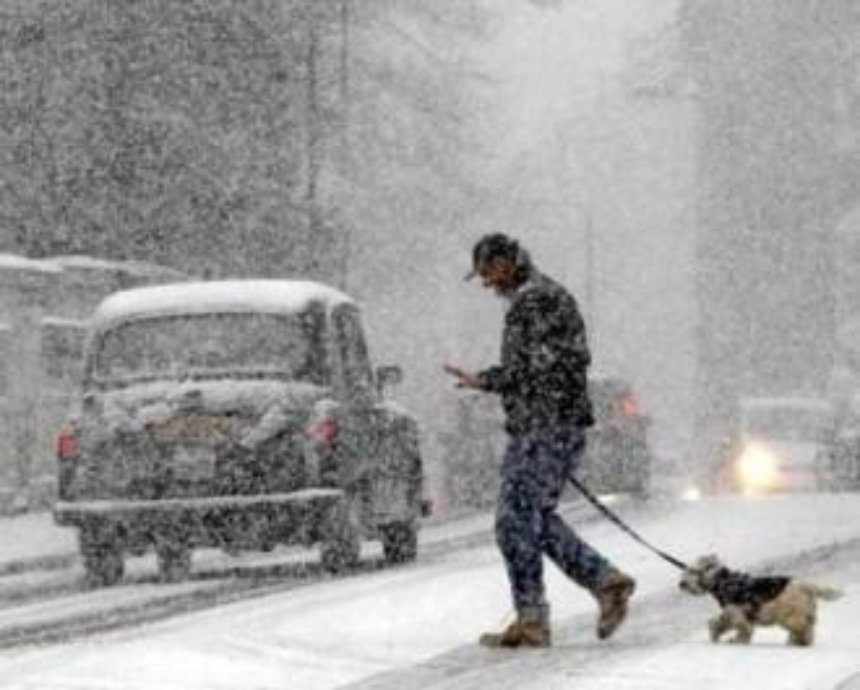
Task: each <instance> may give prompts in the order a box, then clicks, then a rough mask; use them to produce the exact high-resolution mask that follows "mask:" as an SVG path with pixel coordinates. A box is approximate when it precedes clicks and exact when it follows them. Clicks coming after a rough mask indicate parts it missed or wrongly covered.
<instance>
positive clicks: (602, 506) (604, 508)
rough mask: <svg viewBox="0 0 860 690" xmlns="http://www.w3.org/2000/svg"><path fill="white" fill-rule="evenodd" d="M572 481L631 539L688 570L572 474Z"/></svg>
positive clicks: (684, 564) (570, 477) (680, 561)
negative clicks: (643, 536) (643, 535)
mask: <svg viewBox="0 0 860 690" xmlns="http://www.w3.org/2000/svg"><path fill="white" fill-rule="evenodd" d="M568 479H570V483H571V484H573V485H574V486H575V487H576V489H577V490H578V491H579V493H581V494H582V495H583V496H585V498H586V499H588V501H589V503H591V504H592V505H593V506H594V507H595V508H597V509H598V510H599V511H600V512H601V513H603V514H604V515H605V516H606V517H608V518H609V519H610V520H611V521H612V522H614V523H615V524H616V525H618V527H620V528H621V529H622V530H624V531H625V532H627V534H629V535H630V536H631V537H633V538H634V539H635V540H636V541H638V542H639V543H640V544H642V546H644V547H645V548H647V549H649V550H650V551H652V552H653V553H655V554H657V555H658V556H659V557H660V558H662V559H663V560H664V561H667V562H669V563H671V564H672V565H674V566H675V567H676V568H679V569H681V570H687V568H688V566H687V564H686V563H684V561H682V560H680V559H678V558H675V557H674V556H672V555H670V554H668V553H666V552H665V551H663V550H661V549H658V548H657V547H656V546H654V545H653V544H651V543H650V542H648V541H646V540H645V539H644V538H642V537H641V536H640V535H639V534H638V533H636V532H635V531H634V530H633V529H632V528H631V527H629V526H628V525H627V524H626V523H625V522H624V521H623V520H622V519H621V518H620V517H618V516H617V515H616V514H615V513H613V512H612V511H611V510H610V509H609V508H608V507H607V506H606V505H605V504H604V503H602V502H601V501H600V499H599V498H597V496H595V495H594V494H593V493H591V491H589V490H588V488H587V487H586V486H585V485H584V484H583V483H582V482H580V481H579V480H578V479H577V478H576V477H574V476H573V475H572V474H571V475H569V476H568Z"/></svg>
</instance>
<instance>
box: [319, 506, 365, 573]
mask: <svg viewBox="0 0 860 690" xmlns="http://www.w3.org/2000/svg"><path fill="white" fill-rule="evenodd" d="M325 520H326V523H325V525H324V526H323V538H322V540H321V543H320V563H321V564H322V567H323V570H325V571H326V572H329V573H332V574H337V573H340V572H343V571H344V570H348V569H349V568H353V567H355V566H356V565H357V564H358V561H359V559H360V558H361V535H360V534H359V531H358V527H357V526H356V525H355V523H354V521H353V519H352V511H351V510H350V508H349V506H348V505H347V504H346V503H345V502H340V503H338V504H336V505H335V506H333V507H332V508H331V510H330V511H328V514H327V516H326V518H325Z"/></svg>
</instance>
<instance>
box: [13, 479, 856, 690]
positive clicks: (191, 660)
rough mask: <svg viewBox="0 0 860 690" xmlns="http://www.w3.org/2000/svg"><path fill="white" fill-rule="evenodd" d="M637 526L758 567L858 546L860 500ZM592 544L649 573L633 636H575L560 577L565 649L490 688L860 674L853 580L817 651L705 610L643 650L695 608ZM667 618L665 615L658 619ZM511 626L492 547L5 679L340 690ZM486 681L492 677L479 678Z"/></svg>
mask: <svg viewBox="0 0 860 690" xmlns="http://www.w3.org/2000/svg"><path fill="white" fill-rule="evenodd" d="M632 521H633V524H634V525H635V527H636V528H637V529H638V530H640V531H641V532H642V534H643V536H645V537H646V538H647V539H649V540H651V541H653V542H654V543H656V544H658V545H659V546H660V547H661V548H664V549H666V550H667V551H669V552H671V553H673V554H675V555H677V556H679V557H681V558H683V559H692V558H694V557H695V556H697V555H699V554H701V553H705V552H708V551H716V552H718V553H719V554H720V555H721V556H723V557H724V558H725V559H726V560H727V561H728V562H729V564H730V565H732V566H735V567H738V568H743V569H755V566H756V565H757V564H758V565H761V564H762V563H764V562H766V561H769V560H773V559H775V558H784V557H787V556H790V555H791V554H794V553H796V552H798V551H803V550H809V549H811V548H814V547H821V546H826V545H828V544H833V543H838V542H845V541H848V540H852V539H858V538H860V497H857V496H853V495H848V494H842V495H833V496H783V497H776V498H772V499H762V500H744V499H737V498H732V499H720V500H711V501H703V502H700V503H694V504H684V505H681V506H679V507H678V509H677V510H674V511H663V512H658V511H654V512H643V511H634V513H633V516H632ZM582 533H583V535H584V536H585V537H586V538H587V539H588V540H589V541H590V542H592V543H593V544H594V545H595V546H598V547H599V548H601V549H602V550H604V552H605V553H607V554H608V555H610V556H611V557H612V558H613V559H614V560H616V561H617V563H618V564H619V565H620V566H621V567H623V568H624V569H626V570H628V571H629V572H631V573H632V574H634V575H635V576H636V577H637V579H638V581H639V590H638V592H637V599H636V600H637V601H639V602H641V603H640V609H639V610H638V611H637V608H636V607H635V606H634V608H633V609H632V612H631V624H630V625H628V626H627V627H625V628H623V629H622V630H621V631H620V632H619V634H618V635H617V636H616V637H615V638H613V640H611V641H609V642H606V643H597V642H596V641H594V640H592V639H591V633H590V629H589V630H587V631H585V630H582V629H580V630H578V631H576V634H574V635H573V637H571V632H570V629H571V626H573V625H574V622H576V625H579V627H580V628H581V627H582V625H581V623H582V621H583V620H587V621H588V627H589V628H590V626H591V624H592V621H593V615H594V603H593V601H592V600H591V598H590V597H589V596H587V595H585V594H584V593H582V591H581V590H579V589H577V588H576V587H575V586H574V585H571V584H570V583H568V582H567V581H566V580H564V578H562V577H561V576H560V575H559V574H558V573H557V572H556V571H555V570H554V569H553V568H552V567H551V566H550V567H549V568H548V570H547V573H548V586H549V594H550V599H551V601H552V606H553V620H554V627H555V629H556V630H558V631H560V633H561V634H560V635H559V636H558V638H559V639H558V641H559V645H558V646H557V647H556V648H553V649H552V650H549V651H548V652H543V651H541V652H528V651H527V652H513V653H511V652H501V654H507V655H509V657H503V658H504V659H506V660H509V661H508V663H512V664H514V666H512V668H513V669H515V668H516V665H517V664H519V663H520V661H519V660H520V659H522V660H524V661H523V662H522V663H529V664H531V665H530V666H529V667H528V670H529V673H528V675H527V676H526V677H525V679H524V678H523V676H522V674H517V673H512V674H510V681H508V682H507V683H506V682H505V680H504V678H502V680H501V681H499V680H498V678H494V681H493V687H494V688H497V687H518V688H522V687H525V688H532V687H533V688H538V687H540V688H562V687H565V688H569V687H574V686H575V687H577V688H590V689H598V688H599V689H601V690H603V689H606V690H626V689H627V688H634V687H636V688H649V689H650V690H654V689H657V690H660V688H681V687H683V688H689V687H696V688H706V689H709V688H751V689H755V690H777V689H786V690H787V689H790V688H809V689H813V688H816V689H817V688H822V689H823V688H831V687H834V685H835V684H836V683H837V682H838V681H840V680H841V679H843V678H845V677H847V676H849V675H851V674H852V673H854V672H857V671H860V630H858V629H853V628H852V625H853V621H855V620H857V619H858V616H860V596H858V595H860V586H858V585H857V584H855V583H852V582H840V581H839V580H838V578H837V579H836V580H835V581H834V580H833V579H830V581H831V582H832V583H833V584H836V585H842V586H845V587H846V589H847V592H848V596H847V597H846V598H845V599H843V600H842V601H841V602H837V603H833V604H824V605H822V608H821V609H820V622H819V642H818V644H817V646H816V647H815V648H814V649H788V648H786V647H784V646H783V645H782V641H781V636H779V635H775V634H774V635H762V636H760V638H759V639H758V640H757V644H754V645H753V646H751V647H748V648H739V647H733V646H728V645H721V646H714V645H711V644H710V643H708V642H707V640H706V637H705V633H704V619H705V618H706V617H707V616H708V615H712V614H713V611H712V609H711V608H710V607H709V606H708V605H706V602H705V601H702V602H701V603H702V607H701V611H702V616H703V620H702V626H701V628H697V629H696V630H695V632H693V633H689V634H688V633H687V632H686V631H684V630H681V631H680V632H679V631H675V634H669V633H668V632H667V634H666V636H665V638H661V637H660V632H659V628H657V629H656V630H652V631H650V632H649V634H650V635H651V637H650V638H648V639H649V640H650V641H649V642H648V643H647V644H645V643H643V642H642V641H641V640H639V641H638V642H637V638H636V637H635V636H636V635H637V634H638V633H637V632H636V627H635V620H636V617H637V615H641V616H642V617H643V619H644V618H646V617H647V616H654V615H655V614H654V613H653V612H652V613H648V604H647V602H649V601H657V602H658V604H659V605H660V606H665V607H666V608H667V610H666V612H665V613H666V615H667V616H669V617H671V615H670V613H669V610H668V609H669V607H673V606H674V605H675V603H674V602H676V601H677V603H678V605H680V604H681V603H682V602H683V603H684V604H685V605H686V603H687V601H688V599H689V598H687V597H686V595H684V594H682V593H681V592H680V591H678V590H677V587H676V582H677V571H675V570H674V569H673V568H672V567H671V566H669V565H668V564H666V563H664V562H663V561H660V560H659V559H657V558H656V557H655V556H654V555H653V554H651V553H649V552H648V551H646V550H645V549H643V548H642V547H641V546H639V545H637V544H635V543H634V542H632V541H631V540H630V539H629V537H627V536H626V535H624V534H623V533H621V532H620V531H619V530H618V529H617V528H616V527H615V526H614V525H611V524H609V523H607V522H605V521H602V520H601V521H599V522H595V523H590V524H588V525H586V526H585V527H584V528H583V529H582ZM675 597H677V598H678V599H677V600H676V599H675ZM664 600H665V604H664V603H663V602H664ZM696 601H699V600H696ZM652 608H653V607H652ZM663 613H664V612H662V611H659V610H658V611H657V614H656V615H657V617H656V618H655V620H659V619H660V618H659V616H660V615H663ZM509 615H510V610H509V604H508V598H507V591H506V583H505V580H504V574H503V571H502V566H501V563H500V560H499V557H498V555H497V554H496V551H495V548H494V547H492V546H489V545H488V546H482V547H478V548H475V549H470V550H460V551H455V552H453V553H451V554H450V555H447V556H443V557H440V558H437V559H432V560H431V561H430V562H428V563H419V564H417V565H414V566H410V567H405V568H399V569H391V570H386V571H381V572H377V573H372V574H369V575H363V576H356V577H352V578H345V579H340V580H334V581H329V582H324V583H321V584H319V585H316V586H312V587H307V588H301V589H298V590H293V591H290V592H285V593H283V594H277V595H273V596H270V597H266V598H261V599H258V600H252V601H246V602H241V603H235V604H230V605H225V606H222V607H219V608H216V609H211V610H208V611H205V612H200V613H195V614H190V615H187V616H182V617H177V618H174V619H171V620H168V621H165V622H161V623H157V624H152V625H148V626H144V627H141V628H138V629H133V630H126V631H122V632H118V633H110V634H105V635H101V636H98V637H93V638H89V639H85V640H82V641H79V642H75V643H72V644H68V645H62V646H55V647H50V648H46V649H43V650H38V649H36V650H10V651H7V652H4V653H2V654H0V677H2V678H3V687H4V688H10V689H11V690H25V689H26V690H35V689H37V688H38V689H40V690H41V689H45V690H48V689H50V690H60V689H62V690H72V689H75V690H78V689H80V690H83V689H84V688H86V689H87V690H101V689H107V688H123V689H128V690H154V689H157V690H173V689H176V690H179V689H181V690H221V689H226V688H231V689H232V688H236V689H242V690H254V689H263V688H291V689H296V690H328V689H330V688H336V687H339V686H342V685H345V684H350V683H352V684H356V683H360V682H361V681H362V680H365V679H369V678H370V677H372V676H374V675H375V674H380V673H385V672H389V673H391V672H396V671H397V670H398V669H408V668H410V667H412V666H414V665H416V664H421V663H426V662H428V661H429V660H432V659H433V658H437V657H439V655H445V654H450V653H451V652H452V650H457V649H472V648H474V647H475V640H476V638H477V636H478V634H479V633H480V632H481V631H483V630H486V629H488V628H496V627H498V626H500V625H502V624H503V623H505V622H506V621H507V620H508V616H509ZM625 633H626V634H627V640H626V642H625ZM586 637H587V639H588V642H584V641H583V640H585V639H586ZM625 644H627V645H628V647H625V646H624V645H625ZM592 650H593V651H592ZM606 650H614V651H615V654H613V655H612V658H613V661H612V663H611V665H609V666H608V667H602V666H601V664H600V663H588V664H585V665H578V666H576V665H573V666H571V665H566V664H565V663H563V662H564V660H565V659H568V658H570V659H573V658H574V657H575V656H576V655H585V658H589V655H591V656H592V657H594V658H597V659H599V658H600V657H601V655H603V654H604V653H605V651H606ZM619 650H621V653H619ZM518 654H519V655H521V656H517V655H518ZM535 654H538V655H541V654H547V655H555V656H547V657H546V660H547V661H551V660H553V659H555V661H554V662H553V663H547V664H543V663H542V660H543V657H541V656H535ZM476 658H477V659H481V658H483V657H481V656H477V657H476ZM577 658H578V657H577ZM529 659H531V661H530V662H529V661H527V660H529ZM535 660H537V661H535ZM440 663H441V662H440ZM524 668H525V667H524ZM535 669H536V670H535ZM476 672H478V674H479V675H478V678H480V673H479V672H480V668H479V669H477V671H476ZM514 680H516V682H514ZM475 682H476V681H475V677H473V676H470V679H469V681H468V683H464V684H463V685H458V684H457V683H458V681H457V679H456V678H455V677H451V678H448V679H446V681H445V683H440V684H439V685H438V687H450V688H458V687H460V688H463V689H464V690H465V688H466V687H481V683H480V681H478V683H477V684H474V683H475ZM434 687H436V686H434Z"/></svg>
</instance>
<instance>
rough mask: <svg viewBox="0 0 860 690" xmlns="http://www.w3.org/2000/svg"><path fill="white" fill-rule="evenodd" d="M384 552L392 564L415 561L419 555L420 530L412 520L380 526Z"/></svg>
mask: <svg viewBox="0 0 860 690" xmlns="http://www.w3.org/2000/svg"><path fill="white" fill-rule="evenodd" d="M380 531H381V533H382V553H383V554H384V555H385V560H386V562H388V563H391V564H397V563H407V562H409V561H414V560H415V559H416V558H417V556H418V532H417V530H416V529H415V526H414V525H413V524H412V523H410V522H393V523H391V524H390V525H384V526H383V527H381V528H380Z"/></svg>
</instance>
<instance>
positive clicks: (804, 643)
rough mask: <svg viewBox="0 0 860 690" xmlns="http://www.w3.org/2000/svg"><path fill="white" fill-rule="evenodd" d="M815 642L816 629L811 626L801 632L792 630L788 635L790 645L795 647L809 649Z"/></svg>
mask: <svg viewBox="0 0 860 690" xmlns="http://www.w3.org/2000/svg"><path fill="white" fill-rule="evenodd" d="M814 641H815V628H814V627H812V626H811V625H810V626H808V627H806V628H803V629H801V630H792V631H790V632H789V634H788V644H790V645H792V646H794V647H809V646H811V645H812V643H813V642H814Z"/></svg>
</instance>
